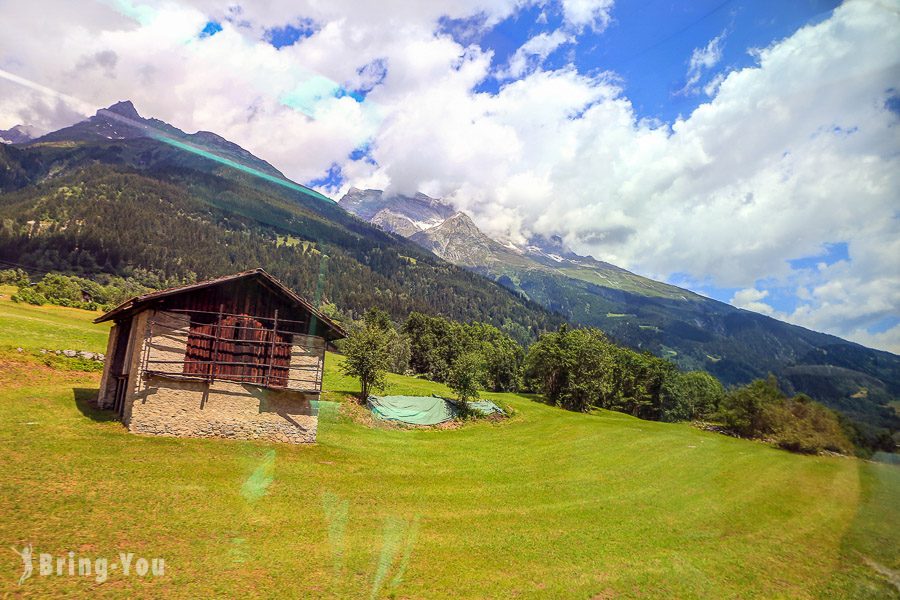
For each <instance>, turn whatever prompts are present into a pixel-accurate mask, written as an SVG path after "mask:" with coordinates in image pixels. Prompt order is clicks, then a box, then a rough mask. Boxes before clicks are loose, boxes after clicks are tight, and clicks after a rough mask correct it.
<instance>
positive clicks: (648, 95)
mask: <svg viewBox="0 0 900 600" xmlns="http://www.w3.org/2000/svg"><path fill="white" fill-rule="evenodd" d="M838 4H840V2H836V1H834V0H791V1H788V2H785V1H783V0H782V1H779V0H754V1H752V2H748V1H746V0H744V1H741V0H729V1H726V2H722V1H721V0H693V1H690V2H672V1H671V0H646V1H641V2H627V3H620V4H617V5H616V7H615V11H614V14H613V21H612V22H611V23H610V25H609V27H608V28H607V29H606V30H604V31H603V32H600V33H597V32H594V31H593V30H591V29H590V28H586V29H585V30H584V31H582V33H581V34H578V35H576V36H575V41H574V42H573V43H571V44H564V45H563V46H561V47H560V48H559V49H557V50H556V51H555V52H554V53H553V54H551V55H550V56H549V57H548V59H547V61H546V62H545V63H544V67H545V68H548V69H551V68H561V67H563V66H565V65H567V64H573V65H574V66H575V67H576V68H577V69H578V70H579V71H580V72H582V73H594V72H599V71H612V72H614V73H615V74H616V76H617V77H619V78H620V79H621V83H622V85H623V87H624V89H625V95H626V96H627V97H628V98H629V99H630V100H631V102H632V103H633V104H634V107H635V109H636V111H637V113H638V114H639V115H640V116H642V117H645V118H653V119H659V120H661V121H665V122H668V123H671V122H673V121H674V120H675V119H676V118H678V117H679V116H680V115H681V116H687V115H688V114H689V113H690V112H691V111H692V110H693V109H694V108H696V107H697V106H698V105H699V104H700V103H701V102H703V101H705V100H707V99H708V98H707V96H706V95H704V94H703V93H702V91H701V92H700V93H699V94H693V93H679V91H680V90H682V88H683V87H684V85H685V83H686V74H687V70H688V64H689V61H690V57H691V53H692V51H693V50H694V49H695V48H699V47H702V46H704V45H706V44H707V43H708V42H709V41H710V40H712V39H713V38H715V37H717V36H721V35H723V34H724V37H723V42H722V58H721V60H720V61H719V65H717V68H715V69H714V70H711V72H708V73H704V75H703V78H702V80H701V82H700V84H701V85H702V84H703V83H706V82H707V81H708V80H709V79H710V78H711V76H712V75H713V74H714V73H718V72H721V71H723V70H725V71H728V70H733V69H740V68H743V67H747V66H750V65H752V64H753V63H754V60H755V59H754V57H753V56H751V54H750V52H749V51H750V49H752V48H764V47H767V46H769V45H770V44H772V43H773V42H775V41H777V40H780V39H783V38H785V37H787V36H789V35H791V34H792V33H794V32H795V31H796V30H797V29H798V28H800V27H802V26H804V25H807V24H810V23H816V22H819V21H821V20H824V19H826V18H827V17H828V16H830V14H831V11H832V10H833V9H834V8H835V7H836V6H837V5H838ZM542 15H543V16H542ZM454 25H455V26H454ZM561 27H563V14H562V11H561V9H560V8H559V7H554V5H543V6H532V7H529V8H526V9H524V10H522V11H520V12H518V13H516V14H514V15H513V16H511V17H509V18H507V19H506V20H504V21H503V22H501V23H499V24H498V25H496V26H495V27H493V28H491V29H489V30H488V31H486V32H484V33H483V34H481V35H479V36H474V41H477V43H478V44H479V45H481V46H482V47H483V48H489V49H491V50H492V51H493V52H494V61H495V62H496V63H497V64H503V63H505V62H507V61H508V60H509V57H510V56H511V55H512V54H513V53H515V51H516V50H517V49H518V48H519V47H521V46H522V44H524V43H525V42H526V41H527V40H528V39H530V38H532V37H534V36H535V35H537V34H539V33H547V32H552V31H555V30H557V29H559V28H561ZM459 29H460V27H459V23H453V22H447V23H445V30H446V31H448V32H449V33H451V34H453V33H457V32H458V30H459ZM459 37H460V38H461V41H464V42H471V41H473V37H472V36H464V35H463V36H459ZM502 83H503V82H501V81H498V80H497V79H495V78H491V79H488V80H486V81H485V82H484V83H483V84H482V85H481V86H479V88H478V89H479V90H483V91H488V92H492V93H493V92H496V91H497V89H498V88H499V86H500V85H501V84H502Z"/></svg>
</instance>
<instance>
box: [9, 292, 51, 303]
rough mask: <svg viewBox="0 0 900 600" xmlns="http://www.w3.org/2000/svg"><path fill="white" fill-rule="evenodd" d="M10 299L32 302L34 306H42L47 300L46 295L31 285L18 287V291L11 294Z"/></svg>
mask: <svg viewBox="0 0 900 600" xmlns="http://www.w3.org/2000/svg"><path fill="white" fill-rule="evenodd" d="M11 300H12V301H13V302H25V303H26V304H34V305H35V306H43V305H45V304H47V302H48V301H47V298H46V296H44V295H43V294H41V293H39V292H37V291H36V290H34V289H33V288H31V287H20V288H19V291H18V292H17V293H15V294H13V296H12V298H11Z"/></svg>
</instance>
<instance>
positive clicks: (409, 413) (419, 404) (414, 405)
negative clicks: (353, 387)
mask: <svg viewBox="0 0 900 600" xmlns="http://www.w3.org/2000/svg"><path fill="white" fill-rule="evenodd" d="M368 405H369V408H370V409H371V411H372V414H373V415H375V416H376V417H378V418H379V419H384V420H385V421H400V422H402V423H410V424H412V425H437V424H439V423H444V422H445V421H450V420H452V419H453V418H455V417H456V414H457V410H456V406H455V405H454V404H453V403H452V402H450V401H448V400H445V399H444V398H439V397H437V396H369V399H368ZM469 406H470V407H471V408H472V409H474V410H477V411H479V412H481V413H484V414H491V413H494V412H498V413H500V414H503V410H501V409H500V407H499V406H497V405H496V404H494V403H493V402H491V401H489V400H482V401H479V402H469Z"/></svg>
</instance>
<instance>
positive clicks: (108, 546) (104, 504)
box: [0, 288, 900, 598]
mask: <svg viewBox="0 0 900 600" xmlns="http://www.w3.org/2000/svg"><path fill="white" fill-rule="evenodd" d="M9 292H10V290H9V289H8V288H5V289H3V290H0V294H3V297H2V298H0V465H2V469H0V515H2V518H0V544H2V545H3V546H4V547H5V550H4V551H2V552H0V595H4V596H6V595H11V596H16V597H18V596H20V595H21V596H24V597H46V596H48V595H55V596H59V595H75V594H78V595H88V594H91V595H97V596H101V597H103V596H105V597H124V596H144V597H149V596H161V595H166V596H171V597H211V596H228V597H236V596H260V597H358V598H366V597H369V598H382V597H395V598H439V597H454V598H488V597H490V598H500V597H512V598H711V597H728V598H823V597H834V598H896V597H900V588H898V587H897V585H898V572H900V468H898V467H897V466H892V465H885V464H876V463H870V462H865V461H860V460H857V459H852V458H841V457H810V456H799V455H794V454H790V453H787V452H784V451H780V450H777V449H774V448H771V447H768V446H766V445H764V444H761V443H756V442H750V441H745V440H738V439H732V438H728V437H725V436H721V435H717V434H713V433H708V432H704V431H699V430H697V429H695V428H692V427H690V426H689V425H683V424H665V423H656V422H649V421H640V420H637V419H634V418H632V417H629V416H625V415H622V414H618V413H613V412H606V411H598V412H596V413H593V414H588V415H585V414H576V413H570V412H565V411H563V410H560V409H557V408H553V407H550V406H547V405H545V404H542V403H541V402H539V401H538V400H539V399H537V398H532V397H528V396H524V395H515V394H485V396H486V397H489V398H492V399H495V400H497V401H499V402H500V403H502V404H504V405H506V406H508V407H511V408H512V409H513V410H514V415H513V417H512V418H511V419H509V420H508V421H506V422H502V423H499V424H491V423H486V422H479V423H475V424H467V425H465V426H463V427H460V428H456V429H442V430H422V429H417V430H410V429H400V428H392V427H384V426H381V427H377V426H376V427H373V426H371V425H370V424H367V423H366V422H365V419H361V418H360V417H359V415H360V413H361V410H359V409H351V408H350V407H349V406H348V405H347V395H348V394H351V393H353V392H354V390H355V389H356V387H355V382H354V381H353V380H351V379H349V378H346V377H344V376H342V375H340V374H339V372H338V370H337V364H338V362H339V360H340V357H337V356H334V355H329V356H328V361H327V371H326V377H325V388H326V393H325V395H324V399H325V401H324V402H323V403H322V406H321V411H320V425H319V441H318V443H317V444H315V445H313V446H308V447H297V446H290V445H282V444H267V443H254V442H236V441H224V440H193V439H176V438H157V437H144V436H137V435H132V434H129V433H128V432H127V431H126V430H125V429H124V428H123V427H122V426H121V424H119V423H118V422H116V421H115V420H113V419H112V417H111V415H110V414H109V413H106V412H102V411H97V410H95V409H94V408H92V406H91V404H90V401H91V399H92V398H93V395H94V394H95V393H96V389H97V385H98V382H99V373H97V372H83V371H78V370H73V369H65V368H61V367H64V366H65V365H64V364H60V363H59V362H58V361H56V362H54V361H47V360H46V356H43V355H41V354H39V350H40V349H41V348H49V349H74V350H91V351H95V352H97V351H99V352H102V351H103V350H104V349H105V337H106V336H105V334H106V329H105V328H104V327H102V326H95V325H92V324H91V323H90V319H92V318H93V317H94V316H95V314H93V313H88V312H86V311H81V310H77V309H65V308H59V307H33V306H24V305H17V304H13V303H11V302H10V301H9V299H8V297H9ZM19 347H21V348H22V349H23V352H21V353H20V352H18V351H17V350H16V348H19ZM45 362H51V364H50V365H48V364H45ZM63 362H64V361H63ZM389 391H390V392H391V393H408V394H430V393H432V392H434V393H442V392H446V390H445V389H444V388H443V387H442V386H440V385H437V384H434V383H431V382H428V381H424V380H421V379H414V378H408V377H401V376H391V377H390V389H389ZM28 544H32V545H33V548H34V551H35V553H36V554H37V553H42V552H43V553H51V554H53V555H54V556H65V555H66V554H67V553H68V552H69V551H73V552H74V553H75V555H76V557H91V558H93V557H109V558H110V561H111V562H112V561H113V560H115V559H116V557H117V556H118V553H119V552H131V553H134V554H135V556H142V557H147V558H151V557H153V558H156V557H160V558H163V559H164V560H165V573H164V575H162V576H161V577H151V576H146V577H138V576H135V575H134V574H132V575H131V576H129V577H125V576H122V575H121V574H120V573H114V572H110V574H109V577H108V579H107V580H106V581H104V582H102V583H100V582H98V581H96V578H95V577H78V576H74V577H68V576H56V575H51V576H41V575H40V574H39V573H38V570H37V567H35V572H34V574H33V575H32V577H31V578H30V579H27V580H26V581H25V582H24V583H23V584H22V585H21V586H19V585H18V578H19V576H20V574H21V566H22V562H21V559H20V558H19V557H18V556H17V555H16V553H15V552H13V551H12V550H10V549H9V548H10V547H15V548H17V549H21V548H22V547H24V546H26V545H28Z"/></svg>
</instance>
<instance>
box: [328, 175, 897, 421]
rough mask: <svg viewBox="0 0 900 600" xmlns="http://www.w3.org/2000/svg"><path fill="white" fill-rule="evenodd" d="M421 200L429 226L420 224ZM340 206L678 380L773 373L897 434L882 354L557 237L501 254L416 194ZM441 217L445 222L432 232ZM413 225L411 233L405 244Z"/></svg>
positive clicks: (355, 198) (352, 198) (887, 358)
mask: <svg viewBox="0 0 900 600" xmlns="http://www.w3.org/2000/svg"><path fill="white" fill-rule="evenodd" d="M426 199H427V205H428V207H429V210H430V211H431V212H430V213H429V215H430V216H431V219H430V220H429V221H425V222H423V221H422V220H420V215H421V211H422V206H423V202H425V201H426ZM339 204H340V205H341V206H342V207H344V208H346V209H347V210H349V211H351V212H354V213H355V214H357V215H358V216H360V217H361V218H368V219H370V220H371V221H372V222H376V223H377V224H379V225H381V224H382V222H383V219H382V220H380V221H376V219H375V218H374V217H375V216H376V215H379V214H381V211H383V210H389V211H390V213H391V217H392V220H391V221H390V223H389V226H390V227H392V229H390V231H395V232H397V233H400V234H402V235H406V236H408V237H409V239H411V240H412V241H415V242H416V243H418V244H419V245H421V246H422V247H424V248H426V249H428V250H429V251H431V252H433V253H435V254H437V255H438V256H440V257H442V258H444V259H446V260H448V261H450V262H452V263H454V264H457V265H459V266H463V267H465V268H467V269H469V270H472V271H475V272H477V273H480V274H482V275H485V276H487V277H489V278H491V279H494V280H495V281H497V282H498V283H500V284H502V285H503V286H504V287H507V288H509V289H511V290H514V291H516V292H519V293H522V294H524V295H526V296H527V297H528V298H529V299H531V300H533V301H535V302H537V303H539V304H541V305H543V306H545V307H547V308H548V309H550V310H552V311H555V312H559V313H561V314H563V315H564V316H565V317H566V318H568V319H570V320H571V321H573V322H576V323H580V324H583V325H591V326H596V327H599V328H601V329H603V330H604V331H606V332H607V333H608V334H609V335H610V336H611V337H612V338H614V339H616V340H617V341H619V342H621V343H624V344H626V345H628V346H631V347H633V348H636V349H640V350H649V351H651V352H653V353H654V354H657V355H659V356H663V357H666V358H669V359H671V360H673V361H674V362H675V363H677V364H678V365H679V366H681V367H682V368H685V369H702V370H706V371H709V372H710V373H713V374H714V375H716V376H717V377H718V378H719V379H721V380H722V381H723V382H724V383H726V384H742V383H746V382H748V381H750V380H752V379H754V378H759V377H765V376H766V375H767V374H768V373H774V374H776V375H777V376H778V377H779V380H780V381H781V383H782V385H783V387H785V388H786V391H787V392H788V393H798V392H804V393H807V394H809V395H811V396H813V397H815V398H816V399H818V400H821V401H822V402H824V403H826V404H828V405H830V406H832V407H834V408H837V409H839V410H841V411H843V412H844V413H846V414H848V415H850V416H852V417H854V418H856V419H858V420H862V421H865V422H867V423H869V424H871V425H873V426H876V427H886V428H890V429H894V430H896V429H898V428H900V419H898V416H897V414H896V412H895V411H894V409H893V408H891V406H890V403H891V402H892V401H894V400H896V399H897V398H900V357H898V356H896V355H894V354H891V353H889V352H882V351H879V350H873V349H870V348H866V347H864V346H861V345H859V344H855V343H853V342H848V341H846V340H842V339H840V338H837V337H835V336H832V335H827V334H823V333H818V332H815V331H810V330H808V329H804V328H802V327H798V326H795V325H790V324H788V323H783V322H781V321H778V320H775V319H772V318H770V317H766V316H763V315H760V314H757V313H753V312H749V311H746V310H741V309H738V308H735V307H733V306H731V305H729V304H725V303H723V302H718V301H716V300H712V299H710V298H706V297H704V296H700V295H698V294H695V293H693V292H691V291H689V290H685V289H682V288H679V287H677V286H673V285H670V284H666V283H662V282H659V281H654V280H652V279H649V278H646V277H642V276H640V275H637V274H635V273H631V272H630V271H627V270H625V269H622V268H620V267H617V266H615V265H612V264H609V263H606V262H603V261H599V260H596V259H594V258H593V257H590V256H579V255H577V254H575V253H574V252H572V251H571V250H570V249H568V248H566V247H565V245H564V244H563V241H562V239H560V238H559V237H549V238H547V237H542V236H536V237H533V238H532V239H530V240H528V242H527V243H526V244H523V245H521V246H516V245H514V244H510V243H505V244H504V243H501V242H500V241H497V240H494V239H492V238H490V237H489V236H487V235H486V234H484V233H483V232H482V231H481V230H480V229H479V228H478V227H477V225H476V224H475V223H474V222H473V221H472V220H471V219H470V218H469V217H468V216H467V215H466V214H464V213H461V212H456V211H455V210H454V209H453V207H452V206H450V205H449V204H446V203H442V202H441V201H439V200H436V199H433V198H428V197H427V196H424V197H423V195H421V194H419V195H417V196H416V197H407V196H402V195H387V194H384V193H382V192H380V191H379V190H355V189H354V190H351V191H350V192H349V193H348V194H347V196H345V197H344V198H342V199H341V200H340V201H339ZM407 205H408V206H409V207H410V209H409V211H407V210H406V206H407ZM361 207H364V210H360V208H361ZM367 215H372V217H368V216H367ZM440 215H448V216H446V217H444V220H443V221H441V222H439V223H433V221H434V220H435V219H436V218H437V217H438V216H440ZM394 223H403V224H404V227H403V228H402V230H401V228H399V227H396V226H394V225H393V224H394ZM432 223H433V224H432ZM411 224H412V225H416V227H417V230H415V231H413V232H412V233H409V232H410V231H412V228H411V227H410V225H411ZM386 229H387V228H386Z"/></svg>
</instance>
